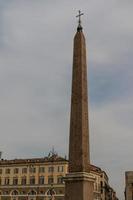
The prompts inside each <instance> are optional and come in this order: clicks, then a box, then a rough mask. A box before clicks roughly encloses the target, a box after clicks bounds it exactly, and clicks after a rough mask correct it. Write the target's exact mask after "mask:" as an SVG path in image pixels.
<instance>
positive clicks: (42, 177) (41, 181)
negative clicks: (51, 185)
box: [39, 176, 44, 185]
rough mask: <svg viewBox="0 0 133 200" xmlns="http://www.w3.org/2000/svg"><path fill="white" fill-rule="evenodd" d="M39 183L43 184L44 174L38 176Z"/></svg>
mask: <svg viewBox="0 0 133 200" xmlns="http://www.w3.org/2000/svg"><path fill="white" fill-rule="evenodd" d="M39 184H40V185H43V184H44V176H40V177H39Z"/></svg>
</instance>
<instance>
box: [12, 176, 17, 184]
mask: <svg viewBox="0 0 133 200" xmlns="http://www.w3.org/2000/svg"><path fill="white" fill-rule="evenodd" d="M13 185H18V178H17V177H14V178H13Z"/></svg>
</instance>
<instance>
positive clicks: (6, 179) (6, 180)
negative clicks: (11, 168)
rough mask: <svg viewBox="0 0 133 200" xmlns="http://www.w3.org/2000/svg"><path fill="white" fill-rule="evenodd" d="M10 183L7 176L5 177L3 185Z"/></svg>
mask: <svg viewBox="0 0 133 200" xmlns="http://www.w3.org/2000/svg"><path fill="white" fill-rule="evenodd" d="M9 184H10V179H9V178H8V177H6V178H5V185H9Z"/></svg>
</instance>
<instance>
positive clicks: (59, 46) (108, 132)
mask: <svg viewBox="0 0 133 200" xmlns="http://www.w3.org/2000/svg"><path fill="white" fill-rule="evenodd" d="M79 9H81V10H82V11H83V12H84V16H83V17H82V25H83V28H84V29H83V30H84V34H85V37H86V43H87V64H88V88H89V126H90V147H91V162H92V163H93V164H94V165H96V166H99V167H101V168H102V169H103V170H105V171H106V172H107V174H108V176H109V181H110V185H111V186H112V187H113V188H114V189H115V190H116V192H117V195H118V197H119V198H120V199H122V200H124V184H125V183H124V179H125V177H124V173H125V171H129V170H133V159H132V152H133V145H132V140H133V123H132V119H133V88H132V85H133V68H132V66H133V56H132V55H133V25H132V19H133V12H132V10H133V1H132V0H117V1H116V0H110V1H107V0H100V1H99V0H89V1H88V0H71V1H65V0H54V1H52V0H48V1H46V0H37V1H36V0H23V1H20V0H12V1H11V0H4V1H3V0H0V27H1V28H0V138H1V139H0V150H1V151H2V152H3V158H6V159H13V158H30V157H43V156H47V154H48V152H49V151H50V150H51V149H52V147H54V148H55V150H56V151H57V152H58V154H59V155H62V156H65V155H68V138H69V124H70V123H69V122H70V119H69V118H70V98H71V77H72V57H73V55H72V54H73V37H74V35H75V33H76V27H77V19H76V17H75V16H76V15H77V13H78V10H79Z"/></svg>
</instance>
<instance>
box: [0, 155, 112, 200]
mask: <svg viewBox="0 0 133 200" xmlns="http://www.w3.org/2000/svg"><path fill="white" fill-rule="evenodd" d="M24 169H25V170H26V171H25V170H24ZM43 170H44V171H43ZM67 172H68V161H67V160H65V159H63V158H60V157H56V156H55V157H53V158H52V157H50V158H47V159H45V158H44V159H27V160H12V161H1V162H0V200H9V199H12V200H35V199H37V200H44V199H45V200H47V199H50V198H51V192H52V193H53V196H54V199H55V200H64V193H65V183H64V181H63V177H65V175H66V173H67ZM91 174H92V175H93V176H94V177H95V183H94V200H110V199H109V198H107V194H108V193H107V191H106V189H105V186H106V185H107V186H108V187H109V185H108V177H107V175H106V173H105V172H103V171H102V170H101V169H100V168H98V167H95V166H91ZM24 177H25V179H26V183H25V184H24V182H23V183H22V179H23V178H24ZM33 177H34V178H35V182H34V181H33V179H32V181H33V182H31V181H30V180H31V178H33ZM39 177H44V182H43V181H42V182H41V183H40V181H39ZM8 179H9V181H8ZM14 179H15V180H16V179H17V180H18V182H16V181H13V180H14ZM52 179H53V182H52ZM112 200H113V198H112ZM114 200H115V199H114Z"/></svg>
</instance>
